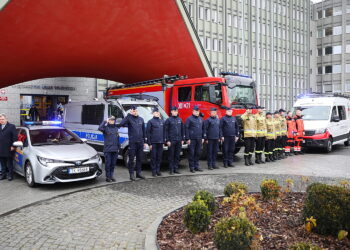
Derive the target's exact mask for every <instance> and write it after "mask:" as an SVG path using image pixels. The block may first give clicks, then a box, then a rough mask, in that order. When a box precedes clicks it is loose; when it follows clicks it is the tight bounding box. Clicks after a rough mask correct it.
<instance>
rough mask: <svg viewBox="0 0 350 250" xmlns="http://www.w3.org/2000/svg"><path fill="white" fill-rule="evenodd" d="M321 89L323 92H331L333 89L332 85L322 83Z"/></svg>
mask: <svg viewBox="0 0 350 250" xmlns="http://www.w3.org/2000/svg"><path fill="white" fill-rule="evenodd" d="M323 91H324V92H332V91H333V88H332V85H324V86H323Z"/></svg>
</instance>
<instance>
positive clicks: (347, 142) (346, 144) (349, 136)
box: [344, 133, 350, 146]
mask: <svg viewBox="0 0 350 250" xmlns="http://www.w3.org/2000/svg"><path fill="white" fill-rule="evenodd" d="M344 145H345V146H350V133H349V135H348V140H347V141H346V142H344Z"/></svg>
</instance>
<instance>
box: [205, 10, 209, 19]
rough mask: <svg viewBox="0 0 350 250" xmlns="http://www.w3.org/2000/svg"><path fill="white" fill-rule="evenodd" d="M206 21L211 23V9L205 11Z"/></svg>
mask: <svg viewBox="0 0 350 250" xmlns="http://www.w3.org/2000/svg"><path fill="white" fill-rule="evenodd" d="M205 20H207V21H210V9H208V8H206V9H205Z"/></svg>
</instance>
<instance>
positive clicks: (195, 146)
mask: <svg viewBox="0 0 350 250" xmlns="http://www.w3.org/2000/svg"><path fill="white" fill-rule="evenodd" d="M199 114H200V112H199V107H198V106H194V107H193V111H192V115H191V116H190V117H188V118H187V120H186V123H185V133H186V140H187V144H188V147H189V156H188V165H189V168H190V171H191V173H194V172H195V171H200V172H201V171H203V170H202V169H200V168H199V157H200V154H201V152H202V145H203V142H204V139H203V137H204V128H203V120H202V117H200V116H199Z"/></svg>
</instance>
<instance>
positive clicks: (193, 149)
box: [188, 139, 202, 170]
mask: <svg viewBox="0 0 350 250" xmlns="http://www.w3.org/2000/svg"><path fill="white" fill-rule="evenodd" d="M201 152H202V139H193V140H191V143H190V146H189V156H188V165H189V167H190V170H192V169H198V168H199V157H200V154H201Z"/></svg>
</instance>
